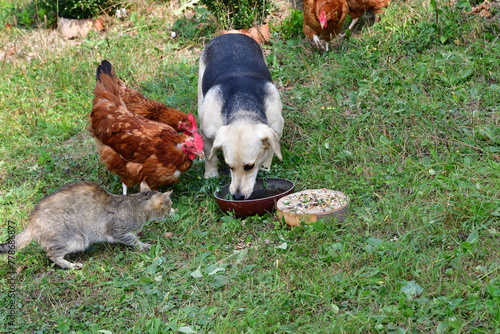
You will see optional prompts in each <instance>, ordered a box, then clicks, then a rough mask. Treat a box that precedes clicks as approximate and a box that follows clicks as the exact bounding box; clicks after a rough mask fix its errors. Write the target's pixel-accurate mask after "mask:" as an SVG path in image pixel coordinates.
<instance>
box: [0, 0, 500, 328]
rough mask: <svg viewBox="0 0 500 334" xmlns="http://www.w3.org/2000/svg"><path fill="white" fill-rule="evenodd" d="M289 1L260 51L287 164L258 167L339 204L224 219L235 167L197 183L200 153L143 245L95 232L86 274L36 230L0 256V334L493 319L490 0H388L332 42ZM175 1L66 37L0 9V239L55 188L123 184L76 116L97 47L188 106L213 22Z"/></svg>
mask: <svg viewBox="0 0 500 334" xmlns="http://www.w3.org/2000/svg"><path fill="white" fill-rule="evenodd" d="M7 3H8V2H7ZM471 3H472V5H475V4H477V1H471ZM0 5H2V6H3V7H2V6H0V20H4V21H5V22H9V21H8V20H9V17H8V16H5V15H3V14H4V13H5V10H6V9H5V8H6V7H5V6H6V2H5V1H0ZM286 5H287V3H286V2H283V1H282V2H279V3H277V4H276V7H275V8H274V9H273V11H272V15H271V16H270V17H269V21H270V22H271V23H272V24H271V31H272V40H271V43H270V44H269V45H266V46H264V51H265V54H266V58H267V63H268V66H269V68H270V70H271V74H272V77H273V79H274V81H275V83H276V85H277V87H278V89H279V90H280V92H281V97H282V101H283V116H284V118H285V129H284V135H283V138H282V146H281V147H282V153H283V161H278V159H275V161H274V164H273V166H272V169H271V171H270V172H269V173H265V174H264V173H262V174H260V175H261V176H263V177H265V176H268V177H283V178H288V179H291V180H293V181H294V182H295V183H296V191H299V190H304V189H310V188H318V187H326V188H331V189H336V190H341V191H343V192H345V193H347V194H348V195H349V196H350V197H351V199H352V205H351V213H350V217H349V218H348V219H347V220H346V221H345V222H343V223H342V224H337V223H336V222H334V221H322V222H317V223H314V224H311V225H307V226H299V227H295V228H290V227H288V226H286V225H285V224H284V223H283V222H281V221H279V220H278V218H277V217H276V216H275V215H274V214H268V215H266V216H263V217H252V218H246V219H236V218H234V217H232V216H226V215H224V214H222V213H221V212H220V211H219V209H218V207H217V205H216V203H215V200H214V199H213V196H212V193H213V192H214V191H215V190H216V189H217V188H218V187H220V186H222V185H224V184H227V183H228V182H229V179H228V177H227V176H222V177H221V178H219V179H211V180H205V179H204V178H203V171H204V166H203V162H201V161H196V162H195V164H194V165H193V167H192V168H191V169H190V170H189V171H188V172H186V173H185V174H184V175H183V176H182V178H181V182H180V183H179V184H177V185H175V186H174V187H172V189H173V190H174V192H173V194H172V200H173V203H174V207H175V208H176V209H177V212H176V214H175V215H174V216H173V217H171V218H168V219H167V220H166V221H164V222H161V223H149V224H147V225H146V227H145V228H144V230H143V232H142V235H141V240H142V241H144V242H148V243H151V244H153V245H154V246H153V248H152V250H151V251H150V253H147V254H142V253H139V252H137V251H135V250H133V249H131V248H129V247H126V246H124V245H117V244H113V245H110V244H96V245H94V246H92V247H91V248H90V249H88V250H87V251H85V252H83V253H78V254H73V255H71V256H70V258H71V259H72V260H73V261H77V262H82V263H83V264H84V268H83V269H82V270H81V271H64V270H60V269H57V268H56V267H54V265H53V264H52V263H51V262H50V261H49V260H48V259H47V258H46V255H45V252H44V251H43V250H42V249H41V247H40V246H39V245H37V244H36V243H34V242H33V243H31V244H30V245H29V246H28V247H27V248H25V249H23V250H21V251H20V252H18V253H17V254H16V256H15V257H13V258H12V259H11V260H9V259H8V257H7V256H1V257H0V290H1V292H0V308H1V309H2V311H0V323H2V324H4V325H3V328H2V331H5V332H9V331H10V332H13V333H56V332H62V333H195V332H196V333H500V269H499V268H500V252H499V249H500V224H499V221H500V109H499V107H500V56H499V55H500V38H499V36H500V3H499V2H498V1H492V3H491V9H490V14H491V16H490V17H482V16H480V15H476V14H468V13H467V12H468V11H470V9H471V8H470V7H471V6H470V4H469V2H468V1H464V0H461V1H456V3H455V4H452V5H449V1H434V0H432V1H427V0H407V1H401V0H393V1H392V3H391V5H390V6H389V8H387V10H386V11H385V13H384V14H382V15H381V19H380V20H379V22H378V23H377V24H375V25H373V24H372V23H373V22H372V20H371V19H370V15H366V16H365V17H364V18H363V19H361V20H360V21H359V22H358V24H357V25H356V27H355V29H354V31H353V33H352V34H348V36H347V37H346V38H344V39H342V40H340V41H337V42H335V43H334V45H332V46H331V47H330V50H329V51H328V52H324V51H323V50H318V49H315V48H313V47H311V45H310V43H308V42H307V41H305V40H304V39H303V37H304V36H303V34H302V32H301V26H302V21H301V18H300V15H301V13H300V11H292V10H291V9H290V8H288V7H287V6H286ZM279 6H281V8H278V7H279ZM4 7H5V8H4ZM179 7H180V6H179V4H178V2H176V1H172V2H168V1H167V2H154V1H151V0H150V1H140V2H139V1H138V2H135V3H134V5H133V8H132V14H131V15H129V16H128V17H127V18H125V19H121V20H117V19H113V18H109V19H108V20H107V28H106V29H105V30H104V31H102V32H93V33H91V34H90V35H89V36H87V37H86V38H80V39H76V40H64V39H62V38H61V37H60V36H59V35H58V34H57V33H56V32H55V31H53V30H47V29H25V28H21V27H19V28H18V27H16V26H15V25H11V26H10V27H9V26H7V25H5V22H1V21H0V23H1V26H0V77H1V79H0V237H1V239H0V240H1V241H2V242H4V241H6V240H7V238H8V235H9V232H10V231H12V230H15V231H16V232H19V231H21V230H22V228H23V227H24V225H25V224H26V221H27V218H28V216H29V214H30V212H31V210H32V209H33V207H34V205H35V204H36V203H37V202H38V201H39V200H40V199H42V198H43V197H44V196H46V195H47V194H50V193H52V192H53V191H55V190H56V189H58V188H60V187H62V186H63V185H65V184H68V183H71V182H76V181H80V180H88V181H93V182H96V183H98V184H100V185H101V186H103V187H104V188H105V189H107V190H108V191H110V192H112V193H120V192H121V182H120V180H119V178H118V177H117V176H115V175H113V174H111V173H109V172H108V171H107V170H106V169H105V167H104V166H103V165H102V164H101V163H100V162H99V157H98V155H97V153H96V150H95V146H94V143H93V140H92V138H91V137H90V135H89V132H88V130H87V125H88V121H87V117H88V114H89V112H90V110H91V103H92V99H93V93H92V91H93V89H94V87H95V70H96V68H97V65H98V64H99V63H100V61H101V60H102V59H108V60H109V61H111V62H112V63H113V65H114V66H115V68H116V70H117V72H118V75H119V76H120V77H122V78H123V79H124V80H125V81H126V82H127V83H128V84H129V85H130V86H132V87H135V88H137V89H139V90H140V91H141V92H143V93H144V94H145V95H146V96H148V97H151V98H154V99H157V100H159V101H162V102H164V103H166V104H167V105H170V106H172V107H175V108H178V109H180V110H183V111H185V112H192V113H193V114H195V115H197V78H198V57H199V55H200V52H201V50H202V48H203V46H204V45H205V44H206V42H207V41H208V40H210V38H212V37H213V36H214V33H215V31H216V29H215V26H216V25H215V24H214V21H213V20H211V18H210V16H209V15H208V13H207V12H206V11H204V10H201V9H199V8H198V9H197V10H193V9H192V8H190V7H188V9H187V10H186V11H184V12H182V11H177V9H178V8H179ZM349 21H350V19H348V20H346V22H345V27H347V25H348V24H349ZM172 30H174V31H175V32H176V33H177V37H175V38H172V37H171V31H172ZM166 189H169V188H168V187H167V188H166ZM134 191H137V189H132V192H134ZM168 232H170V233H168Z"/></svg>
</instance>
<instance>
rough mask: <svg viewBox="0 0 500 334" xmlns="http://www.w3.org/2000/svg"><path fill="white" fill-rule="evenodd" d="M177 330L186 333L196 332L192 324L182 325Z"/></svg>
mask: <svg viewBox="0 0 500 334" xmlns="http://www.w3.org/2000/svg"><path fill="white" fill-rule="evenodd" d="M177 331H179V332H181V333H184V334H193V333H196V331H195V330H194V329H192V328H191V326H182V327H179V329H177Z"/></svg>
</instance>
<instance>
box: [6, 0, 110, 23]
mask: <svg viewBox="0 0 500 334" xmlns="http://www.w3.org/2000/svg"><path fill="white" fill-rule="evenodd" d="M114 2H116V1H114V0H33V1H31V2H29V3H28V4H26V5H23V6H10V7H9V8H8V10H9V11H10V15H7V20H8V18H9V17H11V18H13V19H14V20H15V22H13V23H15V24H17V25H19V26H22V27H33V26H39V25H41V24H42V23H47V27H48V28H55V27H56V26H57V17H58V16H59V17H64V18H67V19H88V18H94V17H96V16H97V15H98V14H99V13H100V12H101V11H103V10H105V9H106V8H108V7H109V6H110V5H111V4H113V3H114ZM5 8H7V7H5Z"/></svg>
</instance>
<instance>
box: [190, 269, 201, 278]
mask: <svg viewBox="0 0 500 334" xmlns="http://www.w3.org/2000/svg"><path fill="white" fill-rule="evenodd" d="M191 276H192V277H194V278H200V277H203V274H202V273H201V269H200V267H198V269H196V270H195V271H193V272H192V273H191Z"/></svg>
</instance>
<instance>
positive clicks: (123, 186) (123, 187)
mask: <svg viewBox="0 0 500 334" xmlns="http://www.w3.org/2000/svg"><path fill="white" fill-rule="evenodd" d="M122 189H123V195H127V186H126V185H125V183H122Z"/></svg>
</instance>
